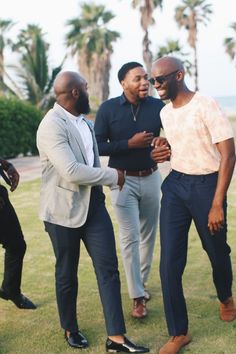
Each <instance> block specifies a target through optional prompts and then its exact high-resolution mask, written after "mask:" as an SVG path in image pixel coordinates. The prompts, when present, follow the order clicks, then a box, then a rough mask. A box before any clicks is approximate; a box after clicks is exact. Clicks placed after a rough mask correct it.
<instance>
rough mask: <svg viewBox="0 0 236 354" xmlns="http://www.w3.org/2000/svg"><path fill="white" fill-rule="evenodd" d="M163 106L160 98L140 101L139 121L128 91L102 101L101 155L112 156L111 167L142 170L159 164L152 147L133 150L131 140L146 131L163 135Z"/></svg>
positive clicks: (98, 135)
mask: <svg viewBox="0 0 236 354" xmlns="http://www.w3.org/2000/svg"><path fill="white" fill-rule="evenodd" d="M163 106H164V103H163V102H162V101H161V100H160V99H157V98H154V97H151V96H148V97H146V98H144V99H143V100H141V101H140V107H139V110H138V113H136V120H135V119H134V118H135V117H134V114H133V112H132V109H131V103H130V102H129V101H127V99H126V97H125V96H124V94H122V95H121V96H119V97H116V98H111V99H109V100H107V101H105V102H103V103H102V104H101V106H100V107H99V110H98V112H97V115H96V120H95V126H94V129H95V134H96V139H97V143H98V149H99V154H100V155H101V156H104V155H105V156H110V159H109V163H108V165H109V166H110V167H114V168H119V169H124V170H130V171H139V170H145V169H149V168H152V167H154V166H155V162H154V161H153V160H152V159H151V157H150V152H151V147H147V148H138V149H137V148H136V149H129V148H128V140H129V139H130V138H131V137H132V136H133V135H134V134H136V133H140V132H143V131H146V132H152V133H153V134H154V136H159V134H160V129H161V120H160V110H161V109H162V107H163Z"/></svg>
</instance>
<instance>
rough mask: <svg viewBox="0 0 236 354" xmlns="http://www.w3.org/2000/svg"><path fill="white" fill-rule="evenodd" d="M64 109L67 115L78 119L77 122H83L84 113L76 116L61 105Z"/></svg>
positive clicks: (72, 118)
mask: <svg viewBox="0 0 236 354" xmlns="http://www.w3.org/2000/svg"><path fill="white" fill-rule="evenodd" d="M61 108H62V109H63V111H64V113H65V114H66V116H67V117H68V118H69V119H71V120H73V121H76V122H77V123H79V122H81V121H82V119H83V118H84V116H83V114H80V115H79V116H74V114H71V113H70V112H68V111H67V110H66V109H65V108H63V107H61Z"/></svg>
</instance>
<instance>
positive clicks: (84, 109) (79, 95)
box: [54, 71, 90, 116]
mask: <svg viewBox="0 0 236 354" xmlns="http://www.w3.org/2000/svg"><path fill="white" fill-rule="evenodd" d="M54 92H55V95H56V100H57V103H58V104H59V105H60V106H62V107H63V108H64V109H66V110H67V111H68V112H70V113H72V114H73V115H76V116H77V115H78V114H87V113H89V111H90V107H89V98H88V92H87V82H86V80H85V79H84V78H83V77H82V76H81V75H80V74H78V73H77V72H75V71H62V72H60V73H59V74H58V75H57V76H56V79H55V81H54Z"/></svg>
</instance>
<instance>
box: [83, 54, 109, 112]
mask: <svg viewBox="0 0 236 354" xmlns="http://www.w3.org/2000/svg"><path fill="white" fill-rule="evenodd" d="M110 57H111V53H110V52H109V51H107V50H106V51H104V53H103V54H102V55H99V54H97V53H93V54H92V56H91V59H90V60H89V62H88V60H87V54H86V52H84V51H80V54H79V69H80V73H81V75H82V76H83V77H84V78H85V80H86V81H87V82H88V92H89V98H90V106H91V108H92V109H93V110H96V109H97V108H98V106H99V105H100V104H101V103H102V102H103V101H105V100H106V99H107V98H108V96H109V78H110V69H111V61H110Z"/></svg>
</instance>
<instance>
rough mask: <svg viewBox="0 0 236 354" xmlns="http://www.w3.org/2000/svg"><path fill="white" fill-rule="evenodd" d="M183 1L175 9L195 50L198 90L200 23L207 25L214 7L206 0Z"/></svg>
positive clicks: (180, 25)
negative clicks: (198, 36)
mask: <svg viewBox="0 0 236 354" xmlns="http://www.w3.org/2000/svg"><path fill="white" fill-rule="evenodd" d="M182 2H183V4H182V5H179V6H177V7H176V9H175V19H176V22H177V24H178V25H179V27H184V28H185V29H186V30H187V31H188V43H189V45H190V47H191V48H193V52H194V78H195V90H198V60H197V35H198V23H202V24H204V25H206V24H207V22H208V21H209V15H210V14H211V13H212V9H211V5H210V4H207V3H206V0H182Z"/></svg>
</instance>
